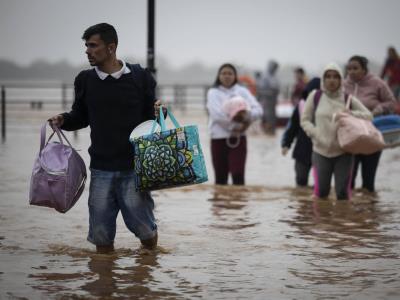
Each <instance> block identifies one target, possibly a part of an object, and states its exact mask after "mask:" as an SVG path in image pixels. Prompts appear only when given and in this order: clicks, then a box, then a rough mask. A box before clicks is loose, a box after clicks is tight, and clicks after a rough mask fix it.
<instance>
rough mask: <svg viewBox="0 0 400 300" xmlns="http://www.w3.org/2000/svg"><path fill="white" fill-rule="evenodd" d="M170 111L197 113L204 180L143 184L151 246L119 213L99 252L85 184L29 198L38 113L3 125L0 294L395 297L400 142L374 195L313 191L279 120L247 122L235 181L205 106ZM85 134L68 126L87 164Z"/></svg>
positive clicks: (399, 277)
mask: <svg viewBox="0 0 400 300" xmlns="http://www.w3.org/2000/svg"><path fill="white" fill-rule="evenodd" d="M176 116H177V117H178V120H180V121H181V123H182V124H189V123H192V122H194V123H198V125H199V127H200V132H201V138H202V142H203V143H202V146H203V151H204V154H205V156H206V161H207V167H208V173H209V177H210V180H209V182H207V183H205V184H201V185H194V186H189V187H185V188H179V189H169V190H162V191H157V192H154V193H153V195H154V200H155V203H156V208H155V215H156V218H157V223H158V226H159V247H158V248H157V250H155V251H147V250H144V249H142V248H141V247H140V242H139V240H138V239H136V238H135V237H134V236H133V235H132V234H131V233H130V232H129V231H128V230H127V229H126V227H125V225H124V223H123V220H122V218H121V217H120V216H119V217H118V228H117V236H116V240H115V247H116V251H115V253H114V254H111V255H104V254H96V252H95V247H94V246H93V245H92V244H90V243H89V242H87V241H86V235H87V230H88V207H87V196H88V186H89V185H88V184H87V187H86V188H85V192H84V194H83V196H82V197H81V199H80V200H79V201H78V203H77V205H76V206H74V207H73V208H72V209H71V210H70V211H69V212H67V213H66V214H60V213H57V212H56V211H55V210H51V209H47V208H41V207H35V206H30V205H29V203H28V193H29V180H30V173H31V169H32V165H33V160H34V157H35V155H36V153H37V151H38V147H39V130H40V125H41V124H40V122H39V121H38V120H37V119H33V120H32V119H29V122H23V123H22V124H17V123H14V124H10V126H9V129H8V136H7V141H6V142H5V143H3V144H1V148H0V149H1V150H0V198H1V199H0V299H196V298H201V299H400V259H399V256H400V230H399V229H400V199H399V197H400V184H399V183H400V181H399V173H400V147H399V148H395V149H390V150H385V151H384V152H383V155H382V158H381V163H380V166H379V169H378V174H377V180H376V187H377V195H370V194H366V193H364V192H362V191H357V190H356V191H355V193H354V196H353V199H352V201H343V202H342V201H340V202H338V201H336V200H335V197H334V196H333V194H331V195H332V196H331V197H330V199H329V200H325V201H324V200H316V201H314V200H313V199H312V197H311V195H312V190H311V188H309V189H298V188H294V171H293V169H294V161H293V160H292V159H291V157H289V156H287V157H282V156H281V154H280V136H281V134H282V131H278V134H277V136H276V137H267V136H265V135H263V134H260V133H257V132H256V130H254V129H253V130H252V132H251V134H250V136H249V139H248V151H249V152H248V160H247V167H246V183H247V185H246V186H244V187H233V186H226V187H218V186H215V185H213V182H214V175H213V169H212V167H211V157H210V151H209V140H208V134H207V130H206V116H205V115H201V116H199V115H198V114H197V116H190V115H189V116H188V115H187V114H186V115H185V117H182V115H181V114H179V113H176ZM193 120H195V121H193ZM88 133H89V132H88V130H84V131H81V132H80V133H79V135H78V136H77V137H76V138H74V137H73V135H72V134H69V135H68V136H69V137H70V141H71V143H73V145H74V146H75V147H76V148H77V149H81V151H80V153H81V155H82V156H83V157H84V159H85V162H86V163H87V165H88V164H89V158H88V154H87V148H88V145H89V135H88ZM359 177H360V176H359ZM358 180H360V178H358ZM311 181H312V180H311ZM359 182H360V181H358V183H359ZM358 185H359V184H358Z"/></svg>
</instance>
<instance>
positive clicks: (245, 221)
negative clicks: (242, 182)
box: [209, 186, 257, 230]
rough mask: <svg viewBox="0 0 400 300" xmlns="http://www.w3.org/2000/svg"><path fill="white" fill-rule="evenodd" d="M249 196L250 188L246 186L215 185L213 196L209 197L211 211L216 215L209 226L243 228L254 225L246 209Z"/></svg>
mask: <svg viewBox="0 0 400 300" xmlns="http://www.w3.org/2000/svg"><path fill="white" fill-rule="evenodd" d="M249 197H250V189H248V188H246V187H240V186H239V187H234V192H232V187H229V186H228V187H226V186H216V187H215V189H214V192H213V197H212V198H210V199H209V201H210V202H211V203H212V207H211V211H212V213H213V215H215V216H216V220H215V223H213V224H212V225H211V226H212V227H215V228H219V229H232V230H234V229H243V228H246V227H253V226H256V225H257V223H255V222H252V220H251V217H250V213H249V211H248V210H247V209H246V206H247V202H248V201H249Z"/></svg>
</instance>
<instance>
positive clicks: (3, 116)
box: [1, 85, 6, 142]
mask: <svg viewBox="0 0 400 300" xmlns="http://www.w3.org/2000/svg"><path fill="white" fill-rule="evenodd" d="M1 140H2V141H3V142H4V141H5V140H6V88H5V87H4V85H2V86H1Z"/></svg>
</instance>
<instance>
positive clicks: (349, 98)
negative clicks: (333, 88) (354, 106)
mask: <svg viewBox="0 0 400 300" xmlns="http://www.w3.org/2000/svg"><path fill="white" fill-rule="evenodd" d="M345 97H346V96H345ZM352 99H353V95H352V94H350V95H349V97H348V98H347V101H346V109H347V110H350V107H351V100H352ZM345 100H346V99H345Z"/></svg>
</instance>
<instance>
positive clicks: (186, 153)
mask: <svg viewBox="0 0 400 300" xmlns="http://www.w3.org/2000/svg"><path fill="white" fill-rule="evenodd" d="M167 113H168V116H169V117H170V119H171V121H172V122H173V124H174V126H175V128H173V129H166V126H165V121H164V114H163V112H162V108H160V126H161V131H160V132H154V131H155V126H156V125H157V121H156V120H154V125H153V128H152V130H151V132H150V133H149V134H146V135H142V136H139V137H135V138H132V139H130V142H131V143H132V144H133V147H134V153H135V173H136V190H137V191H151V190H158V189H165V188H172V187H178V186H183V185H190V184H197V183H202V182H205V181H207V180H208V176H207V170H206V165H205V161H204V156H203V152H202V150H201V145H200V140H199V132H198V128H197V126H196V125H189V126H183V127H181V126H180V125H179V123H178V121H177V120H176V119H175V117H174V115H173V114H172V112H171V111H170V110H167Z"/></svg>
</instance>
